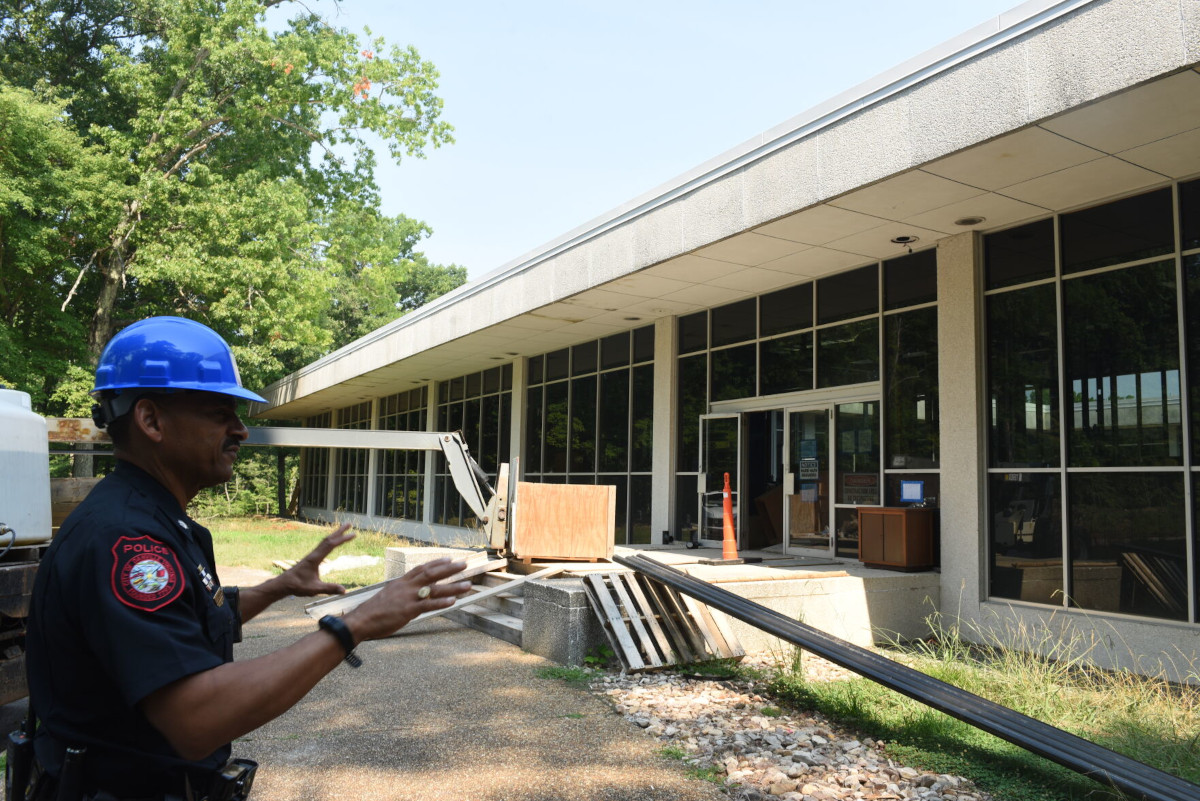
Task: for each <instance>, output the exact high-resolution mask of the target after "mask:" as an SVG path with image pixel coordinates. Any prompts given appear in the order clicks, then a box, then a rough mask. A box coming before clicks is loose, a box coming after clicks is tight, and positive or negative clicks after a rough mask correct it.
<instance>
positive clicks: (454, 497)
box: [433, 364, 512, 526]
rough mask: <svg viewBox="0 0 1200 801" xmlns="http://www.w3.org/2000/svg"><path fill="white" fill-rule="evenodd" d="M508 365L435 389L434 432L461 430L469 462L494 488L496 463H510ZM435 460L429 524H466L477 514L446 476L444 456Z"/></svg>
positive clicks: (459, 379)
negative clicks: (435, 428) (435, 414)
mask: <svg viewBox="0 0 1200 801" xmlns="http://www.w3.org/2000/svg"><path fill="white" fill-rule="evenodd" d="M511 414H512V365H510V364H506V365H504V366H502V367H493V368H492V369H490V370H484V371H483V372H481V373H471V374H470V375H465V376H459V377H458V378H455V379H452V380H450V381H443V382H442V383H441V384H440V385H439V386H438V407H437V415H438V416H437V421H438V424H437V430H438V431H461V432H462V435H463V440H464V441H465V442H466V444H467V449H468V450H469V451H470V452H471V456H472V458H474V459H475V461H476V462H478V463H479V466H480V467H481V468H482V469H483V471H484V472H485V473H487V474H488V478H489V480H490V481H491V482H492V484H493V485H494V484H495V481H496V476H497V472H498V470H499V467H500V463H501V462H504V461H507V460H508V454H509V437H510V436H511V431H512V427H511V425H510V416H511ZM433 459H434V499H433V504H434V506H433V509H434V511H433V520H434V522H435V523H443V524H445V525H448V526H465V525H468V524H469V522H470V521H474V520H475V513H474V512H472V511H471V508H470V507H469V506H467V505H466V503H465V502H464V501H463V499H462V496H461V495H459V494H458V490H457V489H455V487H454V480H453V479H452V478H451V477H450V468H449V466H448V465H447V464H446V457H445V456H443V455H442V454H440V453H437V454H435V455H434V457H433Z"/></svg>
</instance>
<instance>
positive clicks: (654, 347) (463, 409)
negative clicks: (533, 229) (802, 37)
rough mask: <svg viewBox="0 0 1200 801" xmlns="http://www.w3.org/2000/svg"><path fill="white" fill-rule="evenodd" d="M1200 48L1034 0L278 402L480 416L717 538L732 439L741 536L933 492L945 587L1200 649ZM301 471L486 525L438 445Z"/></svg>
mask: <svg viewBox="0 0 1200 801" xmlns="http://www.w3.org/2000/svg"><path fill="white" fill-rule="evenodd" d="M1198 62H1200V2H1197V1H1196V0H1066V1H1065V2H1047V0H1033V2H1029V3H1026V4H1024V5H1022V6H1019V7H1018V8H1016V9H1014V10H1013V11H1011V12H1010V13H1008V14H1005V15H1002V16H1000V17H999V18H997V19H995V20H994V21H992V22H991V23H989V24H987V25H984V26H981V27H979V28H976V29H974V30H971V31H968V32H967V33H965V34H963V35H962V36H960V37H958V38H956V39H954V40H952V41H950V42H947V43H946V44H945V45H943V46H941V47H939V48H936V49H935V50H932V51H930V52H928V53H925V54H923V55H921V56H919V57H917V58H915V59H913V60H911V61H909V62H907V63H905V64H902V65H900V66H899V67H897V68H896V69H894V70H893V71H891V72H889V73H886V74H884V75H881V76H879V77H878V78H877V79H875V80H873V81H871V82H869V83H867V84H864V85H862V86H860V87H858V88H856V89H854V90H851V91H850V92H848V93H846V94H844V95H841V96H838V97H836V98H833V99H832V100H830V101H828V102H827V103H824V104H822V105H821V106H818V107H817V108H814V109H811V110H810V111H808V112H806V113H804V114H802V115H800V116H799V117H796V118H794V119H792V120H789V121H788V122H786V123H784V124H782V125H780V126H778V127H776V128H773V129H771V130H769V131H767V132H765V133H764V134H762V135H761V136H759V137H756V138H755V139H753V140H752V141H750V142H747V143H745V144H743V145H742V146H740V147H738V148H735V149H733V150H732V151H730V152H728V153H725V154H723V155H721V156H718V157H717V158H715V159H713V160H712V161H709V162H707V163H705V164H702V165H700V166H698V167H696V168H695V169H694V170H692V171H690V172H689V173H687V174H685V175H683V176H680V177H679V178H678V179H676V180H675V181H672V182H671V183H669V184H667V185H665V186H662V187H659V188H658V189H656V190H654V191H652V192H650V193H648V194H645V195H643V196H641V197H638V198H636V199H634V200H632V201H631V202H629V203H627V204H625V205H624V206H621V207H620V208H617V209H614V210H613V211H612V212H610V213H609V214H607V215H604V216H603V217H601V218H598V219H596V220H593V221H591V222H589V223H587V224H585V225H583V226H581V227H579V228H577V229H575V230H573V231H570V232H568V233H566V234H564V235H563V236H561V237H559V238H558V239H556V240H554V241H552V242H550V243H548V244H547V245H545V246H544V247H542V248H540V249H539V250H537V251H535V252H533V253H530V254H529V255H527V256H525V257H523V258H521V259H518V260H517V261H514V262H512V263H509V264H507V265H505V266H503V267H501V268H500V269H498V270H496V271H495V272H493V273H491V274H489V275H487V276H486V277H484V278H482V279H480V280H478V281H475V282H473V283H471V284H469V285H466V286H464V287H461V288H460V289H458V290H456V291H454V292H453V293H450V294H449V295H447V296H444V297H442V298H439V299H437V300H436V301H434V302H433V303H430V304H429V305H428V306H426V307H424V308H422V309H419V310H418V311H416V312H414V313H411V314H409V315H407V316H405V317H403V318H401V319H398V320H396V321H395V322H393V323H391V324H389V325H387V326H384V327H383V328H380V329H379V330H377V331H375V332H373V333H371V334H370V335H368V336H366V337H363V338H362V339H360V340H358V341H356V342H354V343H352V344H350V345H348V346H346V347H344V348H342V349H341V350H338V351H336V352H334V353H332V354H330V355H329V356H327V357H325V358H323V359H321V360H319V361H317V362H314V363H313V364H310V365H308V366H307V367H305V368H304V369H302V370H300V371H298V372H296V373H294V374H293V375H290V376H288V377H287V378H285V379H284V380H282V381H280V382H278V383H277V384H275V385H273V386H271V387H269V388H268V389H267V390H266V392H265V393H264V394H265V396H266V397H267V398H268V399H269V400H270V405H269V406H268V407H266V408H265V409H263V408H260V409H257V410H256V415H257V416H259V417H265V418H270V419H274V420H284V419H290V420H299V421H303V422H304V424H306V425H314V426H324V427H330V426H332V427H342V428H379V429H423V430H456V429H461V430H462V431H463V432H464V433H465V434H466V436H467V437H468V441H469V443H470V445H471V448H472V450H473V452H474V454H475V456H476V458H477V459H478V460H479V461H480V462H481V463H482V464H483V465H484V467H485V469H487V470H490V471H493V473H494V471H495V469H496V465H497V464H498V463H499V462H503V461H507V462H510V463H513V464H515V465H517V466H518V468H517V469H518V470H519V473H520V475H521V477H522V478H523V479H524V480H528V481H548V482H549V481H553V482H572V483H592V482H600V483H611V484H615V485H616V486H617V498H618V513H617V525H616V530H615V531H614V537H615V539H616V542H617V543H618V544H631V545H637V544H657V543H661V542H662V541H663V540H664V539H665V538H667V537H669V538H672V539H675V540H677V541H678V540H683V539H690V538H693V537H696V538H699V539H701V540H710V539H719V537H720V518H719V516H718V517H716V518H715V522H716V525H715V527H714V526H713V521H714V510H715V509H716V508H717V507H716V504H715V503H714V502H713V500H712V499H713V498H714V495H713V493H717V497H719V490H720V484H719V482H720V475H721V474H722V473H724V472H729V473H730V476H731V479H732V482H733V486H734V489H735V492H736V494H737V518H738V536H739V540H740V544H741V547H743V548H760V549H762V548H767V549H775V550H780V551H783V552H786V553H796V554H807V555H823V556H828V557H834V558H842V559H847V560H853V559H854V558H855V557H856V556H857V522H856V521H857V516H856V509H857V508H858V507H859V506H873V505H889V506H895V505H901V504H902V502H903V501H902V495H901V492H902V489H904V490H906V491H907V492H913V493H916V494H915V495H914V496H912V497H916V498H921V497H923V498H924V500H925V502H926V503H928V504H933V505H936V506H937V507H938V508H939V510H940V551H939V562H940V574H938V583H939V586H940V601H939V603H940V605H941V608H942V610H943V611H944V612H946V613H949V614H951V615H961V616H963V617H964V618H966V619H968V620H971V621H976V622H979V623H980V624H981V625H985V626H988V627H996V628H1000V629H1006V630H1007V629H1011V628H1018V627H1020V626H1021V625H1026V624H1031V623H1033V622H1034V621H1041V622H1043V623H1048V624H1049V625H1050V626H1052V627H1055V628H1061V629H1062V630H1063V632H1064V634H1063V636H1073V635H1072V633H1071V632H1075V633H1079V632H1082V633H1083V634H1084V636H1089V637H1096V638H1098V640H1099V641H1101V642H1102V644H1104V645H1111V646H1113V647H1112V648H1109V649H1106V650H1105V653H1106V654H1108V656H1104V655H1098V656H1097V658H1098V660H1099V661H1102V662H1104V661H1112V662H1126V663H1129V662H1132V661H1136V660H1137V659H1138V658H1147V659H1149V660H1152V661H1155V660H1158V659H1167V660H1171V661H1174V662H1175V663H1176V669H1177V671H1179V672H1182V673H1186V672H1188V670H1189V669H1192V670H1194V669H1195V668H1188V667H1186V665H1188V664H1189V660H1196V659H1197V657H1198V656H1200V626H1198V625H1197V624H1198V623H1200V620H1198V617H1200V588H1198V581H1197V578H1198V576H1197V572H1198V570H1200V557H1198V555H1200V539H1198V537H1197V530H1198V529H1200V521H1198V520H1197V517H1198V514H1197V509H1196V505H1195V502H1194V501H1195V499H1196V498H1197V497H1200V485H1198V476H1200V179H1198V178H1197V176H1200V67H1198V66H1197V64H1198ZM439 458H440V457H439ZM301 502H302V506H303V509H304V511H305V512H306V513H308V514H309V515H311V516H314V517H324V518H326V519H333V518H335V517H336V518H338V519H350V520H354V521H356V522H358V523H360V524H364V525H368V526H373V527H380V528H389V529H392V530H395V531H397V532H398V533H402V534H405V535H408V536H411V537H414V538H416V539H421V540H425V541H430V542H437V543H441V544H451V543H464V544H468V543H470V542H471V541H472V539H471V538H472V536H473V535H472V534H471V532H470V530H469V528H467V527H465V525H466V524H467V523H468V522H469V521H468V520H467V519H466V518H467V517H468V516H469V511H467V512H464V508H463V506H462V504H461V502H460V500H459V499H458V498H457V496H456V494H455V493H454V491H453V488H452V487H450V486H448V481H447V478H446V475H445V473H444V466H443V465H439V464H438V460H437V459H434V458H433V457H429V458H426V457H425V456H424V455H422V454H418V453H415V452H382V451H372V452H365V451H350V450H346V451H336V450H335V451H332V452H325V451H309V452H306V453H305V455H304V460H303V477H302V501H301ZM714 529H715V531H714ZM1195 664H1200V662H1196V663H1195ZM1180 665H1183V666H1184V667H1182V668H1181V667H1179V666H1180Z"/></svg>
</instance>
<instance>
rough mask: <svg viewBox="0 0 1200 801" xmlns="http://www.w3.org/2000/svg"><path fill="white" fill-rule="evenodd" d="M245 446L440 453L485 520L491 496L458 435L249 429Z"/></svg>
mask: <svg viewBox="0 0 1200 801" xmlns="http://www.w3.org/2000/svg"><path fill="white" fill-rule="evenodd" d="M249 431H250V436H249V437H247V438H246V441H245V443H243V444H245V445H269V446H272V447H280V448H366V449H379V450H401V451H441V452H442V454H443V455H444V456H445V457H446V464H447V466H448V467H449V469H450V475H451V477H452V478H453V479H454V486H455V488H456V489H457V490H458V493H459V495H462V497H463V500H464V501H466V502H467V506H469V507H471V511H473V512H474V513H475V516H476V517H478V518H479V520H480V522H481V523H486V522H487V520H488V514H487V506H488V500H489V499H490V498H491V496H492V495H493V494H494V492H493V490H492V488H491V487H490V486H488V483H487V474H486V473H484V472H483V471H482V470H481V469H479V465H477V464H475V460H474V459H472V458H471V454H470V449H469V448H468V447H467V443H466V442H464V441H463V438H462V435H461V434H459V433H458V432H457V431H455V432H450V433H444V432H435V431H365V430H362V429H353V428H279V427H275V426H250V428H249Z"/></svg>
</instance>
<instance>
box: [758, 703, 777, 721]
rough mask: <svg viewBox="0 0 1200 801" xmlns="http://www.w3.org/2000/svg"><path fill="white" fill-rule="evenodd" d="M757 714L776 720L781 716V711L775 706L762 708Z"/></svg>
mask: <svg viewBox="0 0 1200 801" xmlns="http://www.w3.org/2000/svg"><path fill="white" fill-rule="evenodd" d="M759 712H760V713H761V714H762V716H763V717H767V718H777V717H779V716H780V715H782V714H783V710H782V709H780V708H779V707H777V706H764V707H763V708H762V709H760V710H759Z"/></svg>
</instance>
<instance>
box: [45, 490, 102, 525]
mask: <svg viewBox="0 0 1200 801" xmlns="http://www.w3.org/2000/svg"><path fill="white" fill-rule="evenodd" d="M99 483H100V479H98V478H52V479H50V525H51V527H52V528H54V529H57V528H58V527H59V526H61V525H62V523H63V521H64V520H66V519H67V515H69V514H71V512H73V511H75V507H76V506H78V505H79V504H80V502H82V501H83V499H84V498H86V497H87V496H88V493H89V492H91V491H92V487H94V486H96V485H97V484H99Z"/></svg>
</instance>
